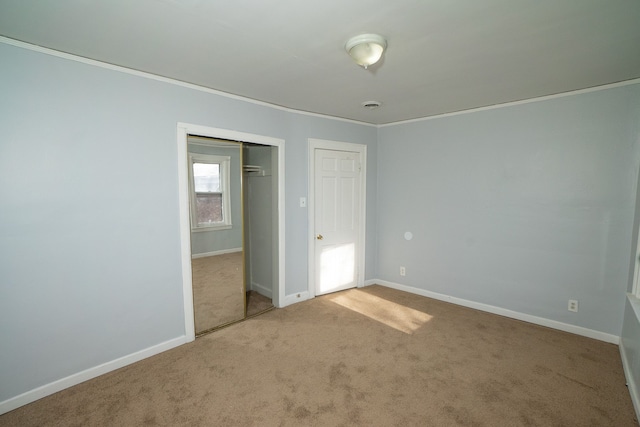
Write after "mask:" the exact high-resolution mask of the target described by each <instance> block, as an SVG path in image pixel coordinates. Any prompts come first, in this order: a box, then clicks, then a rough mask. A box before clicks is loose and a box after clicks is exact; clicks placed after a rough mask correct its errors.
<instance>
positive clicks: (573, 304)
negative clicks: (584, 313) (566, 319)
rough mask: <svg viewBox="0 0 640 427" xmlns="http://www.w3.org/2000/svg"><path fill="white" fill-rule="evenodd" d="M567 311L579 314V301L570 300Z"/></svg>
mask: <svg viewBox="0 0 640 427" xmlns="http://www.w3.org/2000/svg"><path fill="white" fill-rule="evenodd" d="M567 310H569V311H573V312H574V313H577V312H578V301H577V300H575V299H570V300H569V306H568V307H567Z"/></svg>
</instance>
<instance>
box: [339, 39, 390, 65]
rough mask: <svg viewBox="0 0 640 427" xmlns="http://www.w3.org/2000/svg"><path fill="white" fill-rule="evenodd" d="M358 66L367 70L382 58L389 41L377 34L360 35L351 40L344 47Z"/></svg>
mask: <svg viewBox="0 0 640 427" xmlns="http://www.w3.org/2000/svg"><path fill="white" fill-rule="evenodd" d="M344 48H345V49H346V50H347V52H348V53H349V55H350V56H351V57H352V58H353V60H354V61H356V64H358V65H360V66H362V67H364V69H367V67H369V66H370V65H373V64H375V63H376V62H378V61H379V60H380V58H381V57H382V53H383V52H384V50H385V49H386V48H387V41H386V40H385V39H384V37H382V36H379V35H377V34H360V35H359V36H355V37H352V38H350V39H349V40H348V41H347V44H346V45H345V46H344Z"/></svg>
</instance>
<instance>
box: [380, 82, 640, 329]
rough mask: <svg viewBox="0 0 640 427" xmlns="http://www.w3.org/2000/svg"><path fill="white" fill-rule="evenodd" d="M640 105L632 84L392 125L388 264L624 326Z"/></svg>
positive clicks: (384, 186)
mask: <svg viewBox="0 0 640 427" xmlns="http://www.w3.org/2000/svg"><path fill="white" fill-rule="evenodd" d="M639 117H640V85H633V86H625V87H619V88H614V89H608V90H601V91H597V92H591V93H584V94H576V95H571V96H566V97H562V98H555V99H551V100H546V101H539V102H532V103H526V104H521V105H517V106H510V107H503V108H498V109H493V110H485V111H480V112H474V113H470V114H461V115H456V116H449V117H442V118H436V119H433V120H426V121H420V122H413V123H406V124H400V125H395V126H389V127H383V128H381V129H380V130H379V139H378V159H379V165H378V212H377V214H378V218H384V219H385V220H384V221H379V223H378V235H377V238H378V247H379V252H378V264H377V265H378V266H379V270H378V272H377V273H378V274H377V276H378V277H379V278H381V279H383V280H388V281H391V282H395V283H399V284H402V285H406V286H411V287H414V288H418V289H422V290H428V291H433V292H438V293H442V294H445V295H450V296H454V297H458V298H462V299H467V300H471V301H475V302H480V303H485V304H489V305H493V306H497V307H501V308H505V309H509V310H514V311H516V312H520V313H525V314H529V315H534V316H539V317H543V318H547V319H551V320H556V321H560V322H565V323H568V324H573V325H577V326H582V327H585V328H589V329H593V330H596V331H601V332H605V333H609V334H614V335H618V336H619V335H620V331H621V325H622V316H623V311H624V303H625V292H626V290H627V284H628V275H629V251H630V248H631V233H632V228H633V220H634V210H635V193H636V179H637V173H638V164H639V154H638V150H639V148H640V147H639V144H638V118H639ZM405 231H411V232H412V233H413V234H414V236H415V237H414V239H413V240H411V241H405V240H404V239H403V234H404V232H405ZM401 265H403V266H406V271H407V275H406V276H405V277H401V276H400V275H399V266H401ZM569 299H577V300H579V304H580V305H579V312H578V313H571V312H569V311H567V301H568V300H569Z"/></svg>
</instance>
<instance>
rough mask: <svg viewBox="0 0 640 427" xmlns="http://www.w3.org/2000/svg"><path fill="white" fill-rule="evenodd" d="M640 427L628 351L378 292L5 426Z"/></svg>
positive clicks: (105, 381) (214, 338)
mask: <svg viewBox="0 0 640 427" xmlns="http://www.w3.org/2000/svg"><path fill="white" fill-rule="evenodd" d="M142 425H166V426H176V425H178V426H187V425H188V426H455V425H463V426H634V425H637V422H636V421H635V418H634V410H633V406H632V404H631V399H630V397H629V393H628V391H627V388H626V387H625V379H624V375H623V372H622V366H621V362H620V354H619V351H618V348H617V346H615V345H612V344H607V343H603V342H600V341H596V340H592V339H589V338H584V337H580V336H576V335H572V334H568V333H564V332H559V331H555V330H551V329H547V328H544V327H540V326H536V325H532V324H527V323H524V322H519V321H516V320H512V319H507V318H503V317H500V316H496V315H492V314H488V313H484V312H479V311H475V310H472V309H468V308H464V307H459V306H455V305H451V304H447V303H444V302H441V301H435V300H431V299H428V298H423V297H420V296H415V295H411V294H407V293H404V292H399V291H396V290H392V289H388V288H384V287H380V286H370V287H367V288H364V289H354V290H349V291H345V292H340V293H336V294H330V295H325V296H322V297H318V298H315V299H313V300H309V301H305V302H302V303H299V304H294V305H292V306H289V307H286V308H284V309H276V310H272V311H269V312H267V313H265V314H263V315H260V316H257V317H254V318H250V319H248V320H247V321H244V322H240V323H237V324H234V325H231V326H229V327H228V328H224V329H221V330H219V331H216V332H213V333H211V334H208V335H205V336H204V337H202V338H199V339H197V340H196V341H195V342H193V343H190V344H187V345H184V346H181V347H178V348H175V349H173V350H170V351H167V352H164V353H162V354H159V355H157V356H154V357H151V358H149V359H146V360H144V361H141V362H139V363H136V364H134V365H130V366H128V367H125V368H122V369H120V370H117V371H114V372H111V373H108V374H106V375H103V376H101V377H99V378H96V379H93V380H90V381H87V382H85V383H82V384H79V385H77V386H75V387H72V388H70V389H67V390H64V391H62V392H59V393H57V394H55V395H52V396H49V397H46V398H43V399H41V400H39V401H37V402H34V403H32V404H30V405H26V406H24V407H22V408H19V409H17V410H15V411H13V412H10V413H8V414H5V415H3V416H0V426H142Z"/></svg>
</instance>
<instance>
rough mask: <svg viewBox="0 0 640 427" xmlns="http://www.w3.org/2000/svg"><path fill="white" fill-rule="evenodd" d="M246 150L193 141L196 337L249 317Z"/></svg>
mask: <svg viewBox="0 0 640 427" xmlns="http://www.w3.org/2000/svg"><path fill="white" fill-rule="evenodd" d="M241 148H242V146H241V145H240V144H237V143H232V142H225V141H219V140H212V139H208V138H197V137H189V139H188V150H187V151H188V155H189V172H190V173H189V178H190V183H189V185H190V208H191V209H190V214H191V254H192V260H191V272H192V281H193V301H194V317H195V319H194V321H195V330H196V335H199V334H202V333H204V332H207V331H209V330H212V329H215V328H218V327H220V326H224V325H226V324H229V323H232V322H236V321H238V320H242V319H244V317H245V283H244V282H245V279H244V254H243V218H242V149H241Z"/></svg>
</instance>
